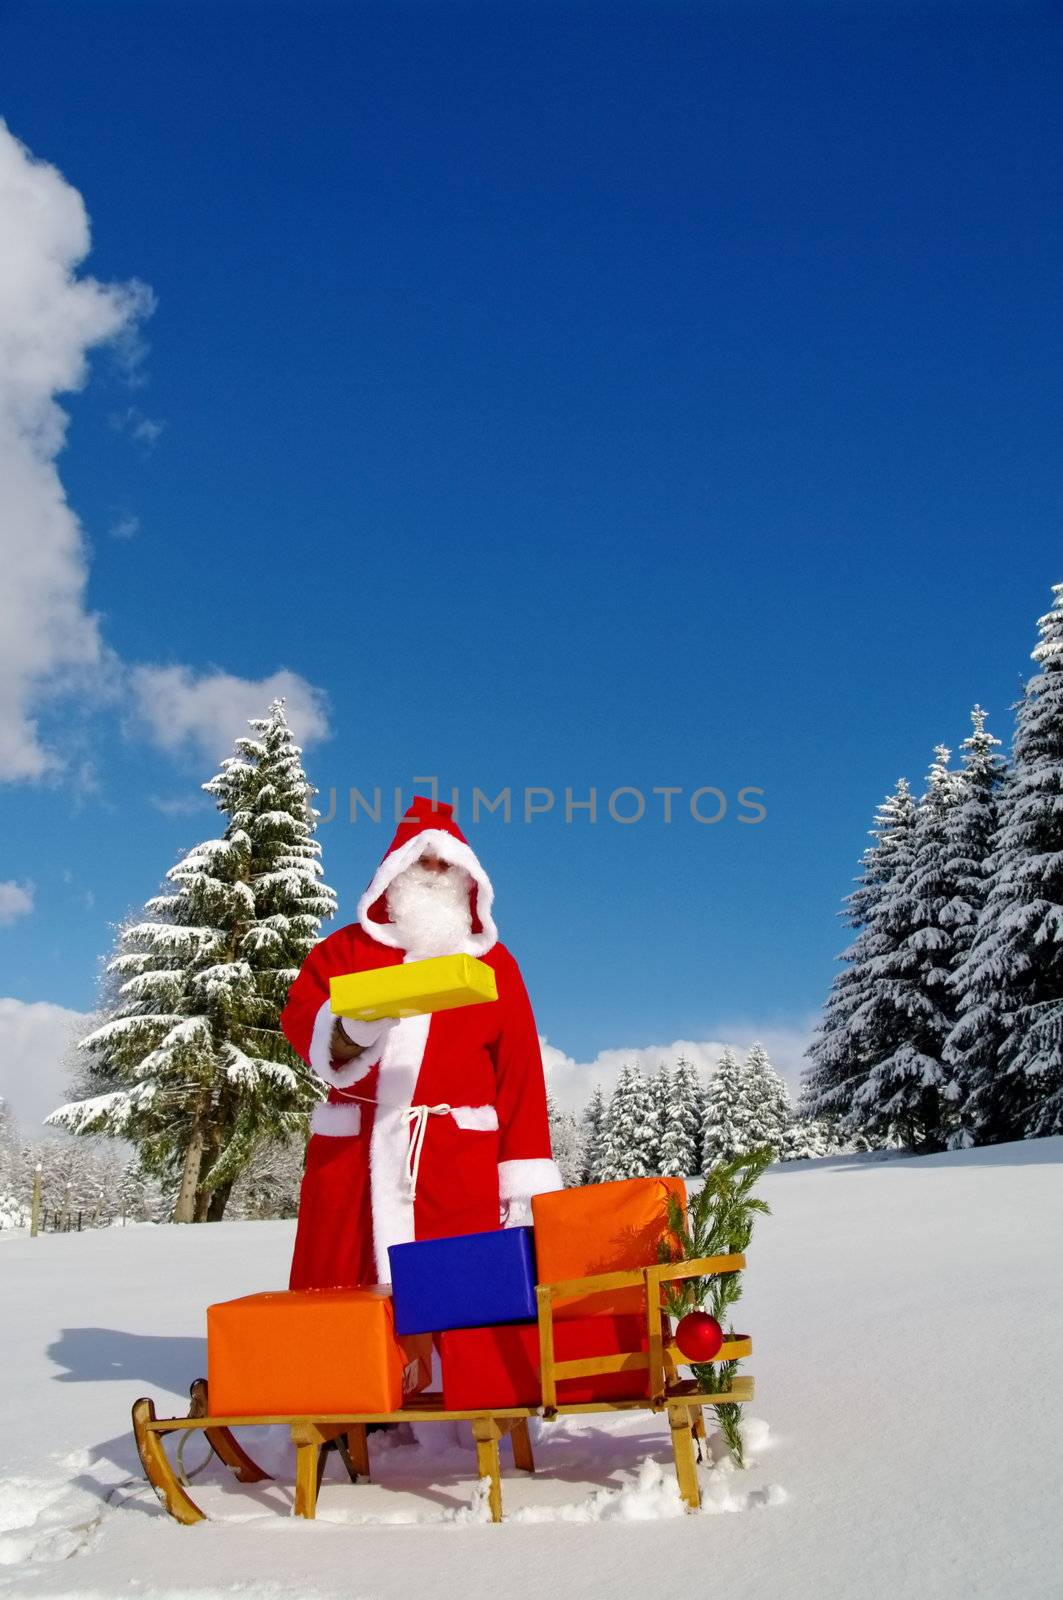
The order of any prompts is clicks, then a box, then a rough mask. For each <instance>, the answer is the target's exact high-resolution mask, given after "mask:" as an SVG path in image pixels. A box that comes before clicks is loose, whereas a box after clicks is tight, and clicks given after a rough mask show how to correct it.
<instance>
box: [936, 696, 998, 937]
mask: <svg viewBox="0 0 1063 1600" xmlns="http://www.w3.org/2000/svg"><path fill="white" fill-rule="evenodd" d="M971 725H972V731H971V733H969V734H968V736H967V738H966V739H965V740H964V741H963V744H962V745H961V746H960V752H961V756H962V760H963V784H962V789H961V792H960V796H959V803H958V804H957V805H955V806H952V807H950V809H949V812H948V816H947V818H946V865H945V878H946V881H947V882H948V883H949V884H950V885H951V888H952V901H951V908H950V916H949V930H950V934H951V938H952V944H953V952H954V958H955V964H956V965H959V963H960V962H961V961H962V960H963V959H964V958H965V956H966V954H967V951H968V950H969V949H970V948H971V944H972V942H973V940H974V936H975V931H976V929H977V926H978V919H979V917H980V916H981V914H982V909H983V907H984V906H985V902H986V896H987V894H988V892H989V878H988V876H987V865H988V861H989V856H990V852H991V850H992V846H993V836H994V834H995V833H996V830H997V826H998V823H999V815H998V797H999V794H1000V786H1001V783H1002V782H1003V778H1004V773H1005V762H1004V758H1003V756H1001V755H1000V754H999V750H1000V740H999V739H996V738H994V737H993V735H992V734H991V733H990V732H988V730H987V728H986V713H985V712H984V711H983V710H982V707H981V706H975V707H974V709H973V710H972V712H971Z"/></svg>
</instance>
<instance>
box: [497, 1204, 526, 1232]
mask: <svg viewBox="0 0 1063 1600" xmlns="http://www.w3.org/2000/svg"><path fill="white" fill-rule="evenodd" d="M499 1211H500V1213H501V1214H500V1216H499V1225H500V1226H501V1227H503V1228H527V1227H530V1226H531V1202H530V1201H529V1200H502V1201H500V1202H499Z"/></svg>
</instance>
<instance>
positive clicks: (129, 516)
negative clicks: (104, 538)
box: [109, 511, 140, 539]
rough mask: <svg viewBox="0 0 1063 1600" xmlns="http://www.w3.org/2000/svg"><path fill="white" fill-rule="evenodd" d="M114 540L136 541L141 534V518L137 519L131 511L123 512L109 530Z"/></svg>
mask: <svg viewBox="0 0 1063 1600" xmlns="http://www.w3.org/2000/svg"><path fill="white" fill-rule="evenodd" d="M109 532H110V535H111V538H112V539H135V538H136V536H137V534H138V533H139V532H140V518H139V517H135V516H134V515H133V513H132V512H131V511H126V512H123V513H122V515H121V516H118V517H115V519H114V521H113V522H112V523H111V526H110V529H109Z"/></svg>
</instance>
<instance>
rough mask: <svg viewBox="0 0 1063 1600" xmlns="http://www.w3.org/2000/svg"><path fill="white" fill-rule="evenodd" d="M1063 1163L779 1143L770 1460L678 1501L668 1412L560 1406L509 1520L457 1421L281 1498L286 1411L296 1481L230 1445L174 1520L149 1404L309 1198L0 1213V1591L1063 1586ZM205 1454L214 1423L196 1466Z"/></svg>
mask: <svg viewBox="0 0 1063 1600" xmlns="http://www.w3.org/2000/svg"><path fill="white" fill-rule="evenodd" d="M1061 1180H1063V1139H1045V1140H1038V1141H1034V1142H1030V1143H1027V1144H1023V1145H1009V1146H1003V1147H1000V1148H998V1149H996V1150H991V1151H977V1152H969V1153H964V1154H955V1155H949V1156H939V1157H931V1158H923V1159H920V1160H905V1159H895V1158H894V1159H881V1158H863V1159H854V1158H845V1157H837V1158H834V1159H832V1160H830V1161H822V1162H816V1163H812V1164H806V1163H793V1164H790V1165H787V1166H785V1167H782V1168H776V1169H774V1170H773V1171H772V1172H771V1173H770V1174H769V1175H768V1177H767V1178H766V1180H765V1183H764V1192H765V1195H766V1197H767V1198H768V1200H769V1201H770V1203H771V1206H772V1208H773V1215H772V1217H771V1218H770V1219H768V1220H765V1221H764V1222H762V1223H761V1224H760V1231H759V1234H758V1236H757V1238H756V1239H755V1240H754V1244H753V1247H752V1250H751V1252H750V1263H751V1265H750V1270H749V1273H748V1283H747V1289H746V1297H745V1300H744V1302H743V1306H742V1315H741V1319H740V1320H741V1322H742V1324H743V1325H744V1326H745V1327H747V1328H748V1329H749V1331H750V1332H752V1334H753V1337H754V1343H755V1355H754V1358H753V1360H752V1361H751V1362H750V1363H749V1364H748V1365H749V1370H750V1371H752V1372H753V1373H754V1374H755V1375H756V1378H757V1399H756V1402H755V1405H754V1406H753V1408H752V1411H751V1415H752V1416H753V1417H754V1418H755V1419H758V1421H757V1423H756V1425H755V1426H754V1427H753V1428H751V1430H750V1431H751V1435H752V1438H751V1443H752V1444H753V1446H754V1451H753V1457H754V1459H753V1465H752V1466H751V1467H750V1469H749V1470H748V1471H746V1472H745V1473H737V1472H733V1471H730V1470H728V1468H727V1467H726V1466H722V1465H716V1466H707V1467H706V1468H705V1469H704V1470H703V1476H704V1486H705V1501H706V1504H705V1510H704V1512H703V1513H702V1514H700V1515H685V1514H683V1512H682V1509H681V1507H680V1505H679V1503H678V1500H677V1497H676V1493H675V1490H674V1487H673V1482H674V1480H673V1475H672V1471H671V1466H670V1452H669V1445H668V1438H667V1428H666V1427H665V1426H664V1425H663V1424H662V1423H661V1422H660V1421H659V1420H657V1419H654V1418H649V1417H646V1416H641V1415H636V1416H635V1418H634V1419H632V1420H628V1421H622V1422H620V1423H617V1424H614V1423H613V1421H612V1419H603V1418H601V1417H591V1418H588V1419H586V1420H585V1421H584V1423H583V1424H582V1426H579V1427H575V1426H571V1425H562V1424H555V1425H553V1426H549V1427H543V1428H542V1429H541V1430H540V1436H539V1438H538V1441H537V1446H536V1450H537V1457H538V1462H539V1466H540V1469H541V1470H540V1473H539V1475H538V1476H537V1477H535V1478H534V1479H526V1478H524V1477H523V1476H522V1475H519V1474H516V1473H514V1472H512V1470H510V1471H509V1472H507V1474H506V1479H505V1483H504V1493H505V1501H506V1508H507V1513H508V1517H509V1520H508V1521H507V1523H506V1524H504V1525H502V1526H501V1527H492V1526H489V1525H485V1524H484V1522H483V1515H484V1511H483V1507H482V1504H481V1499H480V1495H479V1492H478V1489H477V1486H476V1484H475V1481H474V1457H473V1454H472V1451H471V1449H470V1448H469V1446H468V1445H467V1444H466V1442H465V1441H464V1440H462V1439H456V1438H454V1437H445V1436H444V1435H443V1430H442V1425H440V1427H439V1429H438V1430H437V1432H436V1433H434V1434H433V1432H432V1430H430V1429H429V1430H425V1434H426V1441H428V1442H426V1443H425V1444H423V1445H417V1444H414V1445H405V1446H399V1445H396V1443H395V1442H394V1441H393V1440H392V1439H390V1438H385V1437H381V1438H378V1439H376V1440H374V1441H373V1449H374V1471H375V1475H376V1481H375V1482H374V1483H373V1484H372V1485H360V1486H358V1487H354V1486H352V1485H350V1484H348V1483H347V1482H346V1480H345V1479H341V1478H340V1477H339V1476H335V1477H334V1476H333V1475H332V1474H333V1469H334V1466H335V1465H336V1464H335V1463H330V1467H329V1478H328V1480H327V1482H326V1484H325V1486H324V1489H323V1492H322V1497H321V1503H320V1506H319V1517H318V1521H317V1522H316V1523H313V1524H311V1523H305V1522H302V1521H297V1520H295V1519H294V1518H292V1517H291V1516H289V1515H287V1512H288V1511H289V1509H290V1500H291V1494H290V1458H289V1455H288V1452H287V1450H286V1448H285V1441H284V1439H283V1437H277V1438H271V1439H270V1440H268V1441H265V1442H264V1441H263V1440H262V1438H261V1436H260V1435H258V1436H253V1438H254V1453H255V1454H256V1455H258V1456H259V1458H260V1459H262V1458H265V1459H266V1464H268V1465H270V1466H271V1467H275V1468H277V1469H278V1470H279V1471H280V1473H281V1477H280V1480H279V1482H278V1483H277V1484H274V1485H268V1486H266V1487H265V1488H262V1489H255V1488H248V1487H243V1486H240V1485H237V1484H235V1483H234V1482H233V1481H232V1480H231V1479H230V1480H226V1478H225V1477H224V1476H222V1474H221V1473H220V1472H215V1471H214V1469H213V1468H209V1469H208V1471H207V1472H206V1473H204V1474H203V1475H202V1476H200V1477H198V1478H197V1479H196V1481H195V1487H194V1490H193V1493H194V1494H195V1497H196V1499H197V1500H198V1501H199V1502H200V1503H201V1504H202V1505H203V1507H204V1509H205V1510H207V1511H208V1512H209V1514H210V1515H211V1516H212V1517H213V1518H216V1519H217V1520H215V1521H212V1522H209V1523H201V1524H199V1525H198V1526H196V1527H194V1528H180V1527H178V1526H177V1525H176V1524H175V1523H173V1522H171V1521H170V1520H169V1519H168V1518H167V1517H166V1516H165V1515H164V1513H163V1512H162V1511H161V1510H160V1509H159V1507H158V1506H157V1504H156V1502H155V1499H154V1496H153V1495H152V1493H151V1492H150V1490H149V1489H147V1487H146V1486H145V1484H144V1483H143V1480H142V1479H141V1477H140V1473H139V1466H138V1463H137V1459H136V1455H135V1452H134V1449H133V1445H132V1441H131V1437H130V1433H129V1407H130V1405H131V1403H132V1401H133V1400H134V1399H135V1398H136V1397H137V1396H138V1395H140V1394H151V1395H153V1396H154V1397H155V1399H156V1402H157V1404H158V1405H159V1409H160V1411H162V1412H165V1411H168V1410H174V1411H183V1410H184V1409H185V1405H186V1402H187V1386H188V1383H189V1381H190V1379H192V1378H193V1377H196V1376H198V1375H199V1374H200V1373H202V1372H203V1371H204V1367H205V1352H204V1341H203V1329H204V1316H203V1308H204V1306H205V1305H206V1304H207V1303H208V1302H209V1301H211V1300H214V1299H222V1298H226V1297H229V1296H233V1295H238V1294H244V1293H247V1292H249V1291H252V1290H255V1289H262V1288H270V1287H275V1286H277V1285H282V1284H283V1283H284V1282H285V1279H286V1273H287V1265H288V1257H289V1251H290V1246H291V1237H292V1226H291V1224H281V1223H235V1224H232V1225H225V1224H223V1225H221V1226H218V1227H201V1228H172V1227H170V1228H150V1227H142V1228H127V1229H113V1230H111V1231H109V1232H96V1233H91V1234H82V1235H80V1236H79V1235H76V1234H75V1235H45V1236H43V1237H41V1238H39V1239H36V1240H30V1239H28V1238H27V1237H26V1236H25V1235H11V1234H0V1281H2V1284H3V1301H2V1304H3V1312H2V1316H3V1351H4V1362H3V1373H4V1390H3V1399H2V1402H0V1419H2V1420H0V1428H2V1434H0V1469H2V1472H3V1478H2V1481H0V1562H2V1563H3V1565H0V1594H3V1593H9V1594H14V1595H50V1596H60V1595H62V1596H71V1597H73V1596H78V1597H86V1596H115V1595H128V1596H134V1597H136V1596H145V1597H146V1596H152V1597H158V1600H178V1597H180V1600H185V1597H189V1600H191V1597H207V1596H212V1597H221V1596H240V1595H250V1596H262V1597H264V1600H266V1597H273V1596H277V1597H279V1596H282V1595H283V1596H286V1597H307V1600H313V1597H315V1596H333V1595H335V1596H341V1595H342V1596H344V1597H345V1600H357V1597H367V1600H368V1597H373V1600H376V1597H385V1600H386V1597H391V1596H396V1597H398V1596H399V1595H402V1596H407V1595H411V1594H434V1595H445V1596H454V1597H457V1596H461V1597H462V1600H466V1597H467V1600H481V1597H483V1600H488V1597H490V1600H497V1597H498V1596H499V1595H507V1594H513V1595H522V1594H524V1593H526V1592H529V1591H534V1592H536V1593H541V1594H545V1595H550V1596H556V1597H567V1596H580V1597H583V1596H589V1597H597V1596H601V1597H606V1596H610V1597H612V1596H616V1595H628V1594H631V1595H635V1594H637V1595H639V1596H642V1597H648V1600H653V1597H661V1600H664V1597H666V1596H667V1597H669V1600H671V1597H672V1596H674V1595H675V1594H676V1593H677V1592H693V1593H695V1594H702V1593H704V1594H712V1593H718V1594H721V1595H727V1597H728V1600H742V1597H744V1596H758V1597H760V1596H766V1595H778V1596H781V1597H786V1600H790V1597H805V1596H807V1597H809V1600H831V1597H834V1596H839V1597H840V1596H845V1597H849V1596H853V1597H855V1596H859V1597H861V1600H876V1597H880V1596H881V1597H883V1600H885V1597H887V1596H888V1597H890V1600H898V1597H902V1600H907V1597H917V1600H928V1597H936V1596H956V1597H961V1596H962V1597H964V1600H967V1597H971V1596H987V1597H993V1600H999V1597H1003V1596H1011V1595H1016V1596H1022V1597H1023V1600H1030V1597H1034V1596H1060V1595H1063V1516H1061V1515H1060V1491H1061V1488H1063V1425H1061V1422H1060V1417H1061V1414H1063V1407H1061V1399H1063V1395H1061V1386H1063V1384H1061V1373H1063V1292H1061V1291H1063V1273H1061V1264H1063V1249H1061V1243H1060V1241H1061V1240H1063V1181H1061ZM264 1443H265V1448H264ZM505 1451H506V1447H505V1446H503V1453H504V1455H505ZM202 1454H203V1445H202V1441H201V1440H200V1439H199V1438H198V1437H195V1436H193V1438H192V1439H191V1440H190V1441H189V1444H188V1447H187V1452H186V1466H195V1465H196V1463H198V1461H199V1460H200V1459H201V1457H202ZM544 1523H549V1524H550V1526H549V1527H545V1526H543V1524H544Z"/></svg>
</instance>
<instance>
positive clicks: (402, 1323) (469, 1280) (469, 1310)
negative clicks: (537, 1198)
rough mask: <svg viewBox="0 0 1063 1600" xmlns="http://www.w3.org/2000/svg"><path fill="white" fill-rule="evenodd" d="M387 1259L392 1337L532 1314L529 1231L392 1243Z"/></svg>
mask: <svg viewBox="0 0 1063 1600" xmlns="http://www.w3.org/2000/svg"><path fill="white" fill-rule="evenodd" d="M388 1257H389V1259H390V1261H391V1294H392V1299H393V1301H394V1306H395V1332H396V1333H399V1334H405V1333H441V1332H442V1331H443V1329H444V1328H486V1327H491V1326H492V1325H494V1324H496V1323H499V1322H528V1321H530V1320H532V1319H533V1318H534V1317H535V1315H536V1305H535V1249H534V1244H533V1230H532V1229H531V1228H498V1229H496V1230H495V1231H494V1232H492V1233H461V1234H457V1235H456V1236H455V1237H454V1238H452V1239H418V1240H415V1241H414V1242H413V1243H412V1244H393V1245H390V1246H389V1247H388Z"/></svg>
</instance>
